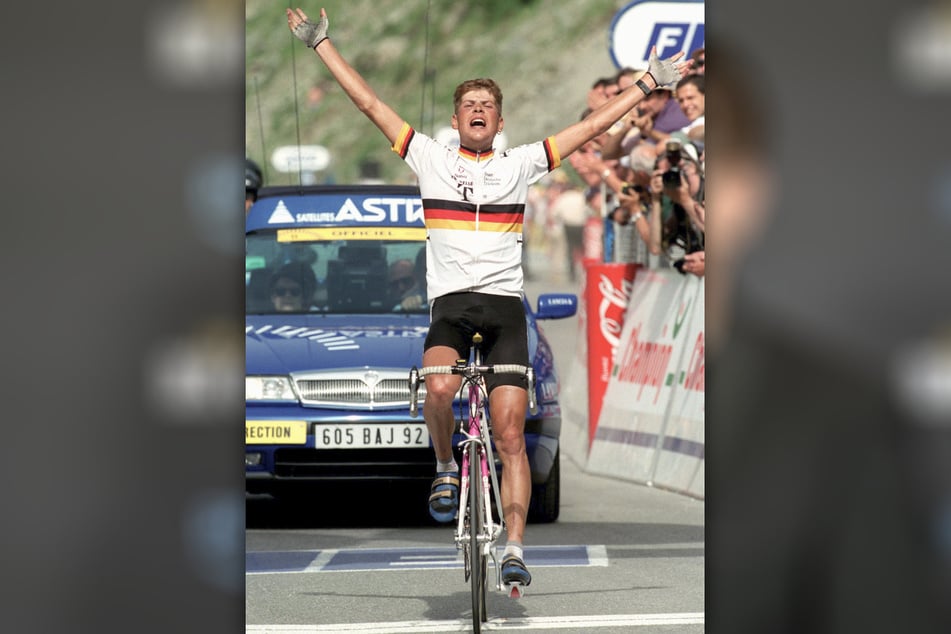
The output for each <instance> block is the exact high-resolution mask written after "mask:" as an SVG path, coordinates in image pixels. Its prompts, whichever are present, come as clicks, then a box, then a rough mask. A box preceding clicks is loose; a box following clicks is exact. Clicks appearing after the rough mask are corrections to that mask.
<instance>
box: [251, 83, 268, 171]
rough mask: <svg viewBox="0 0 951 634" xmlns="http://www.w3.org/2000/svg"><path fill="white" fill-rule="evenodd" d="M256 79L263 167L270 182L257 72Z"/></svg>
mask: <svg viewBox="0 0 951 634" xmlns="http://www.w3.org/2000/svg"><path fill="white" fill-rule="evenodd" d="M253 79H254V100H255V101H256V102H257V104H258V129H259V130H260V131H261V157H262V159H263V160H262V161H261V168H262V169H263V170H264V182H265V183H267V182H268V178H267V164H268V160H267V148H265V147H264V118H263V117H262V116H261V93H260V92H258V76H257V74H255V75H254V76H253Z"/></svg>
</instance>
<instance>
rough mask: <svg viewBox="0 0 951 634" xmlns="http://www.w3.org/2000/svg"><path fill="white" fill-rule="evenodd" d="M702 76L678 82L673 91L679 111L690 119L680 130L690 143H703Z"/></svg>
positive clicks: (690, 76)
mask: <svg viewBox="0 0 951 634" xmlns="http://www.w3.org/2000/svg"><path fill="white" fill-rule="evenodd" d="M703 84H704V76H703V75H688V76H687V77H684V78H683V79H681V80H680V81H679V82H677V87H676V88H675V89H674V94H675V95H676V96H677V103H679V104H680V109H681V110H683V113H684V114H685V115H686V116H687V118H688V119H690V123H689V124H687V125H686V126H684V127H683V128H681V130H680V132H681V133H683V134H684V135H685V136H686V138H687V139H689V140H690V141H699V142H701V143H702V142H703V120H704V116H703V115H704V112H705V107H704V87H703Z"/></svg>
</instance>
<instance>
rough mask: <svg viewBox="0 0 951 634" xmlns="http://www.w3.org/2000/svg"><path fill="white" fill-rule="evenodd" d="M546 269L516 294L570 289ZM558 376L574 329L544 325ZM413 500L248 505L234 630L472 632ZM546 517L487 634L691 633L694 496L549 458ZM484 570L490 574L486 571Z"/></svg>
mask: <svg viewBox="0 0 951 634" xmlns="http://www.w3.org/2000/svg"><path fill="white" fill-rule="evenodd" d="M564 277H565V276H564V275H563V274H559V273H558V272H552V273H549V274H547V275H541V276H539V277H538V278H536V279H535V280H534V281H532V282H529V283H528V284H527V285H526V291H527V294H528V295H529V298H530V299H531V300H532V302H533V303H534V298H535V297H537V295H538V293H540V292H564V291H569V292H570V291H571V290H572V288H571V287H570V286H569V285H568V284H567V282H566V281H565V280H564ZM543 326H544V330H545V332H546V333H547V335H548V336H549V338H550V339H551V340H552V342H553V343H554V345H555V346H556V350H555V354H556V360H557V365H558V368H559V370H560V372H561V373H562V380H564V379H565V377H566V376H567V367H568V365H569V364H570V363H571V354H572V351H573V348H574V345H575V337H576V335H577V322H576V321H575V320H574V319H567V320H562V321H557V322H544V323H543ZM426 493H427V492H426V491H425V490H423V491H420V490H418V489H417V490H409V489H395V490H382V491H381V490H379V489H376V490H373V489H369V490H368V489H346V490H341V489H337V490H334V491H326V492H323V493H321V494H319V495H315V496H313V497H312V498H307V499H305V500H298V501H297V502H295V503H278V502H277V501H275V500H272V499H269V498H255V499H249V500H248V503H247V525H248V528H247V531H246V551H247V559H246V566H247V573H246V589H247V598H246V608H245V617H246V623H247V632H255V633H260V632H281V633H284V634H287V633H290V632H294V633H304V632H308V633H311V632H361V633H363V634H367V633H369V632H381V633H383V632H385V633H391V632H459V631H470V630H471V621H470V614H471V612H470V611H471V605H470V595H469V586H468V584H467V583H466V582H465V581H464V578H463V571H462V568H461V559H460V557H461V554H460V553H458V552H457V551H456V549H455V547H454V546H453V544H452V529H451V528H446V527H443V526H438V525H435V524H434V523H433V522H432V521H431V520H429V519H428V517H427V516H426V511H425V499H426ZM561 499H562V504H561V516H560V518H559V520H558V521H557V522H555V523H552V524H530V525H529V526H528V528H527V530H526V534H525V545H526V550H525V560H526V563H527V564H528V565H529V567H530V569H531V571H532V575H533V581H532V585H531V586H530V587H529V588H528V589H527V590H528V591H527V593H526V595H525V596H524V597H523V598H521V599H510V598H508V597H506V596H505V595H504V594H502V593H500V592H490V596H489V599H488V603H487V609H488V613H489V617H490V620H489V623H488V624H487V625H486V626H485V628H484V629H485V630H487V631H498V630H510V629H533V630H540V631H559V632H577V633H581V632H592V631H596V632H599V633H600V632H605V633H608V632H631V631H637V632H702V631H703V630H704V619H703V611H704V590H703V582H704V541H703V540H704V527H703V511H704V506H703V502H702V501H698V500H695V499H692V498H688V497H685V496H681V495H678V494H675V493H670V492H665V491H659V490H655V489H651V488H648V487H645V486H641V485H638V484H634V483H630V482H624V481H620V480H615V479H610V478H604V477H600V476H592V475H589V474H586V473H583V472H581V471H580V470H579V469H578V467H577V466H576V465H575V464H573V463H572V462H571V461H570V460H568V459H567V458H563V460H562V497H561ZM493 572H494V571H493V569H492V568H491V567H490V578H491V575H492V574H493Z"/></svg>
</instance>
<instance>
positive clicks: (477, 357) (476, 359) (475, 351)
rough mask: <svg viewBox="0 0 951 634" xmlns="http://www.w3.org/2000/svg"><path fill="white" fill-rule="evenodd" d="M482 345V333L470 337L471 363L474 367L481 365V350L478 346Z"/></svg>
mask: <svg viewBox="0 0 951 634" xmlns="http://www.w3.org/2000/svg"><path fill="white" fill-rule="evenodd" d="M481 343H482V333H480V332H477V333H475V334H473V335H472V362H473V363H475V364H476V365H482V350H481V349H480V348H479V344H481Z"/></svg>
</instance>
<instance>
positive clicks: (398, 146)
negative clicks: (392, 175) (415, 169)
mask: <svg viewBox="0 0 951 634" xmlns="http://www.w3.org/2000/svg"><path fill="white" fill-rule="evenodd" d="M415 135H416V131H415V130H413V128H412V126H410V124H408V123H406V122H405V121H404V122H403V127H402V128H401V129H400V133H399V134H398V135H396V141H394V142H393V147H392V148H391V149H392V150H393V151H394V152H396V153H397V154H399V155H400V158H401V159H405V158H406V152H408V151H409V144H410V141H412V140H413V137H414V136H415ZM552 169H554V168H552Z"/></svg>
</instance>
